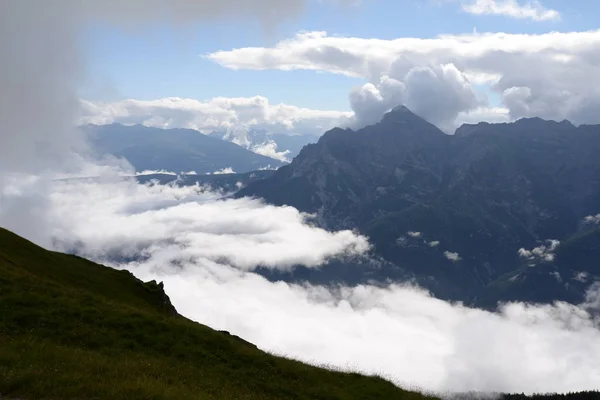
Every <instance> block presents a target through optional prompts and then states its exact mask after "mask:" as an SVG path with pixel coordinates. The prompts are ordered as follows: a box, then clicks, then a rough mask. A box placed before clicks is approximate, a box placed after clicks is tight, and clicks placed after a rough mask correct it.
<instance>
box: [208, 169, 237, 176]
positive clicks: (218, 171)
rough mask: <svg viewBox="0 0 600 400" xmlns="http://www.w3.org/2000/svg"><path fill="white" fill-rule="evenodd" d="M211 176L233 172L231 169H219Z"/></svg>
mask: <svg viewBox="0 0 600 400" xmlns="http://www.w3.org/2000/svg"><path fill="white" fill-rule="evenodd" d="M212 174H213V175H227V174H235V171H234V170H233V168H231V167H227V168H223V169H219V170H217V171H215V172H213V173H212Z"/></svg>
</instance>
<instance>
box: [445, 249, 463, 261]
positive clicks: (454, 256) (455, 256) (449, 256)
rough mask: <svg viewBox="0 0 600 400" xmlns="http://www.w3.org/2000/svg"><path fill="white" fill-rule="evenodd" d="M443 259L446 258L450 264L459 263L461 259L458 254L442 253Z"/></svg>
mask: <svg viewBox="0 0 600 400" xmlns="http://www.w3.org/2000/svg"><path fill="white" fill-rule="evenodd" d="M444 257H446V258H447V259H448V260H450V261H452V262H459V261H460V260H462V258H461V257H460V255H459V254H458V253H453V252H451V251H444Z"/></svg>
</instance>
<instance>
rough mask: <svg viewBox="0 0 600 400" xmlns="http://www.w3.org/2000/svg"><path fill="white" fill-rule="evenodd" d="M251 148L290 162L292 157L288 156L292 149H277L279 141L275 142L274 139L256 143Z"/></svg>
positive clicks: (267, 155) (259, 152)
mask: <svg viewBox="0 0 600 400" xmlns="http://www.w3.org/2000/svg"><path fill="white" fill-rule="evenodd" d="M251 150H252V151H253V152H255V153H256V154H260V155H263V156H266V157H271V158H273V159H275V160H279V161H283V162H290V159H289V158H288V155H289V154H290V151H289V150H284V151H277V143H275V141H273V140H268V141H266V142H264V143H259V144H255V145H253V146H252V147H251Z"/></svg>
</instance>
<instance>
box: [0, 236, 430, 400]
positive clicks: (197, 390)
mask: <svg viewBox="0 0 600 400" xmlns="http://www.w3.org/2000/svg"><path fill="white" fill-rule="evenodd" d="M215 306H217V305H215ZM399 362H401V360H399ZM2 396H4V397H6V398H19V399H113V400H116V399H323V400H325V399H424V398H426V397H425V396H423V395H421V394H418V393H413V392H407V391H404V390H401V389H399V388H397V387H396V386H394V385H393V384H391V383H389V382H388V381H386V380H384V379H381V378H377V377H365V376H361V375H359V374H354V373H339V372H332V371H328V370H325V369H321V368H316V367H312V366H308V365H305V364H302V363H300V362H296V361H292V360H288V359H284V358H280V357H275V356H272V355H270V354H267V353H264V352H262V351H260V350H259V349H257V348H256V347H255V346H253V345H252V344H250V343H247V342H245V341H243V340H242V339H240V338H237V337H235V336H232V335H229V334H227V333H224V332H217V331H214V330H212V329H210V328H208V327H206V326H203V325H200V324H198V323H195V322H192V321H190V320H188V319H186V318H184V317H182V316H180V315H179V314H177V312H176V311H175V309H174V308H173V306H172V305H171V303H170V301H169V298H168V297H167V296H166V295H165V293H164V292H163V290H162V287H161V286H160V285H158V284H156V283H155V282H150V283H143V282H141V281H140V280H138V279H136V278H135V277H134V276H133V275H132V274H130V273H129V272H126V271H116V270H114V269H110V268H107V267H103V266H100V265H97V264H94V263H92V262H90V261H87V260H84V259H82V258H79V257H75V256H70V255H65V254H60V253H54V252H50V251H46V250H44V249H42V248H40V247H38V246H36V245H34V244H32V243H30V242H28V241H26V240H24V239H22V238H20V237H18V236H16V235H14V234H12V233H10V232H8V231H6V230H3V229H0V397H2ZM4 397H3V398H4Z"/></svg>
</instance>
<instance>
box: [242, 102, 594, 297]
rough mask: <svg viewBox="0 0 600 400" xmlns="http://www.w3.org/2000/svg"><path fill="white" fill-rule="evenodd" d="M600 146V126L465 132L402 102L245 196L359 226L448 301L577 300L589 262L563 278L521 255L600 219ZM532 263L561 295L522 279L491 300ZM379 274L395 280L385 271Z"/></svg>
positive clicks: (313, 149) (311, 148) (517, 126)
mask: <svg viewBox="0 0 600 400" xmlns="http://www.w3.org/2000/svg"><path fill="white" fill-rule="evenodd" d="M598 149H600V127H596V126H581V127H578V128H577V127H575V126H573V125H572V124H571V123H569V122H568V121H563V122H553V121H544V120H541V119H538V118H532V119H522V120H519V121H517V122H515V123H510V124H487V123H481V124H477V125H465V126H462V127H461V128H460V129H458V130H457V132H456V134H455V135H454V136H448V135H445V134H444V133H443V132H441V131H440V130H439V129H437V128H436V127H435V126H433V125H431V124H429V123H428V122H426V121H424V120H423V119H421V118H420V117H418V116H416V115H415V114H413V113H412V112H410V111H409V110H408V109H407V108H405V107H397V108H396V109H394V110H392V111H391V112H390V113H388V114H386V115H385V116H384V118H383V120H382V121H381V122H380V123H378V124H375V125H372V126H367V127H365V128H363V129H361V130H358V131H352V130H342V129H334V130H331V131H329V132H327V133H325V135H323V137H321V139H320V140H319V142H318V143H317V144H313V145H308V146H306V147H305V148H304V149H303V150H302V152H301V153H300V154H299V155H298V157H297V158H296V159H295V160H294V161H293V162H292V163H291V164H290V165H289V166H285V167H283V168H281V169H279V170H278V171H277V172H276V173H275V174H274V175H273V177H271V178H269V179H265V180H263V181H258V182H255V183H253V184H251V185H249V186H248V187H247V188H245V189H244V190H242V191H241V192H240V193H239V194H238V196H258V197H263V198H265V199H266V200H267V201H269V202H271V203H275V204H288V205H292V206H295V207H297V208H299V209H301V210H303V211H308V212H314V213H317V214H318V215H319V216H320V218H321V223H322V224H323V225H324V226H326V227H329V228H333V229H337V228H349V227H356V228H358V229H359V230H360V231H361V232H362V233H364V234H367V235H368V236H369V237H370V238H371V241H372V243H373V244H374V245H375V252H376V253H377V254H378V255H380V256H382V257H383V258H384V259H386V260H387V261H389V262H392V263H394V264H395V265H397V266H398V267H400V268H402V269H403V270H406V271H409V272H411V273H413V274H414V275H415V277H416V279H417V280H418V281H419V282H420V283H421V284H423V285H424V286H425V287H427V288H429V289H431V290H432V291H433V292H434V293H435V294H436V295H438V296H440V297H443V298H451V299H457V300H463V301H467V302H472V301H483V300H481V299H482V298H484V297H486V300H485V304H486V305H490V304H491V303H494V302H495V300H497V299H501V298H502V299H506V298H507V297H508V298H510V299H514V300H519V299H523V300H533V301H548V300H552V299H565V300H569V301H578V300H581V299H582V296H583V292H582V291H581V290H580V288H579V289H578V290H577V294H573V293H574V289H572V288H571V289H570V288H568V287H567V286H568V285H567V284H566V283H568V282H570V281H571V280H573V279H574V274H575V272H574V271H575V269H577V271H579V268H580V266H579V265H577V266H565V267H563V268H573V269H574V271H572V273H570V274H566V275H565V276H562V275H561V276H562V277H561V279H562V280H563V281H562V282H558V281H557V279H556V278H555V275H554V274H553V272H555V271H552V270H547V269H544V267H545V266H546V265H547V264H550V263H549V258H550V256H548V257H546V258H547V259H546V260H543V262H540V263H537V264H536V268H532V267H531V266H530V264H531V262H530V260H528V259H527V257H524V256H523V255H522V254H521V255H520V254H519V249H521V248H524V249H533V248H536V247H540V246H542V245H543V244H544V243H545V241H546V240H549V239H554V240H559V241H562V240H567V239H568V238H569V237H571V236H572V235H576V234H577V233H578V232H579V230H580V229H581V226H582V220H583V219H584V218H585V217H586V216H588V215H595V214H598V213H600V157H598V156H597V152H598ZM583 257H587V256H586V255H584V256H583ZM556 262H559V259H558V258H557V260H556ZM561 262H562V261H561ZM564 263H567V261H564ZM525 266H527V267H528V268H529V269H532V271H533V270H535V271H536V274H538V275H540V276H543V280H552V282H554V283H555V284H556V285H554V286H559V287H560V288H558V287H556V288H552V289H548V290H547V293H544V294H543V295H542V294H540V295H530V293H529V292H528V291H525V292H524V291H523V290H512V286H513V283H514V282H515V281H517V279H515V280H513V281H510V282H509V284H508V285H504V286H508V287H509V288H508V289H506V290H505V291H504V292H503V293H504V294H503V295H502V296H500V295H498V297H493V296H492V297H490V296H489V295H488V296H482V295H483V294H484V293H485V292H486V291H487V290H488V289H489V288H490V286H489V285H492V286H493V285H494V284H495V281H496V280H497V279H504V277H505V275H506V274H509V273H511V272H512V271H514V270H518V269H520V268H522V267H525ZM537 267H539V268H537ZM579 272H582V271H579ZM583 272H586V271H583ZM565 273H566V271H565ZM589 274H590V275H592V276H593V274H594V272H593V271H589ZM514 275H515V274H513V275H511V277H512V276H514ZM378 277H379V279H382V280H383V279H387V278H390V277H391V278H393V276H388V273H387V270H385V269H384V270H381V271H378ZM340 279H342V280H343V277H340ZM539 279H541V278H538V280H536V281H535V282H542V281H540V280H539ZM592 280H593V279H592ZM536 284H537V283H536ZM540 285H542V286H544V287H545V288H546V287H547V284H545V283H540ZM542 292H543V290H542ZM490 302H491V303H490Z"/></svg>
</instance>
